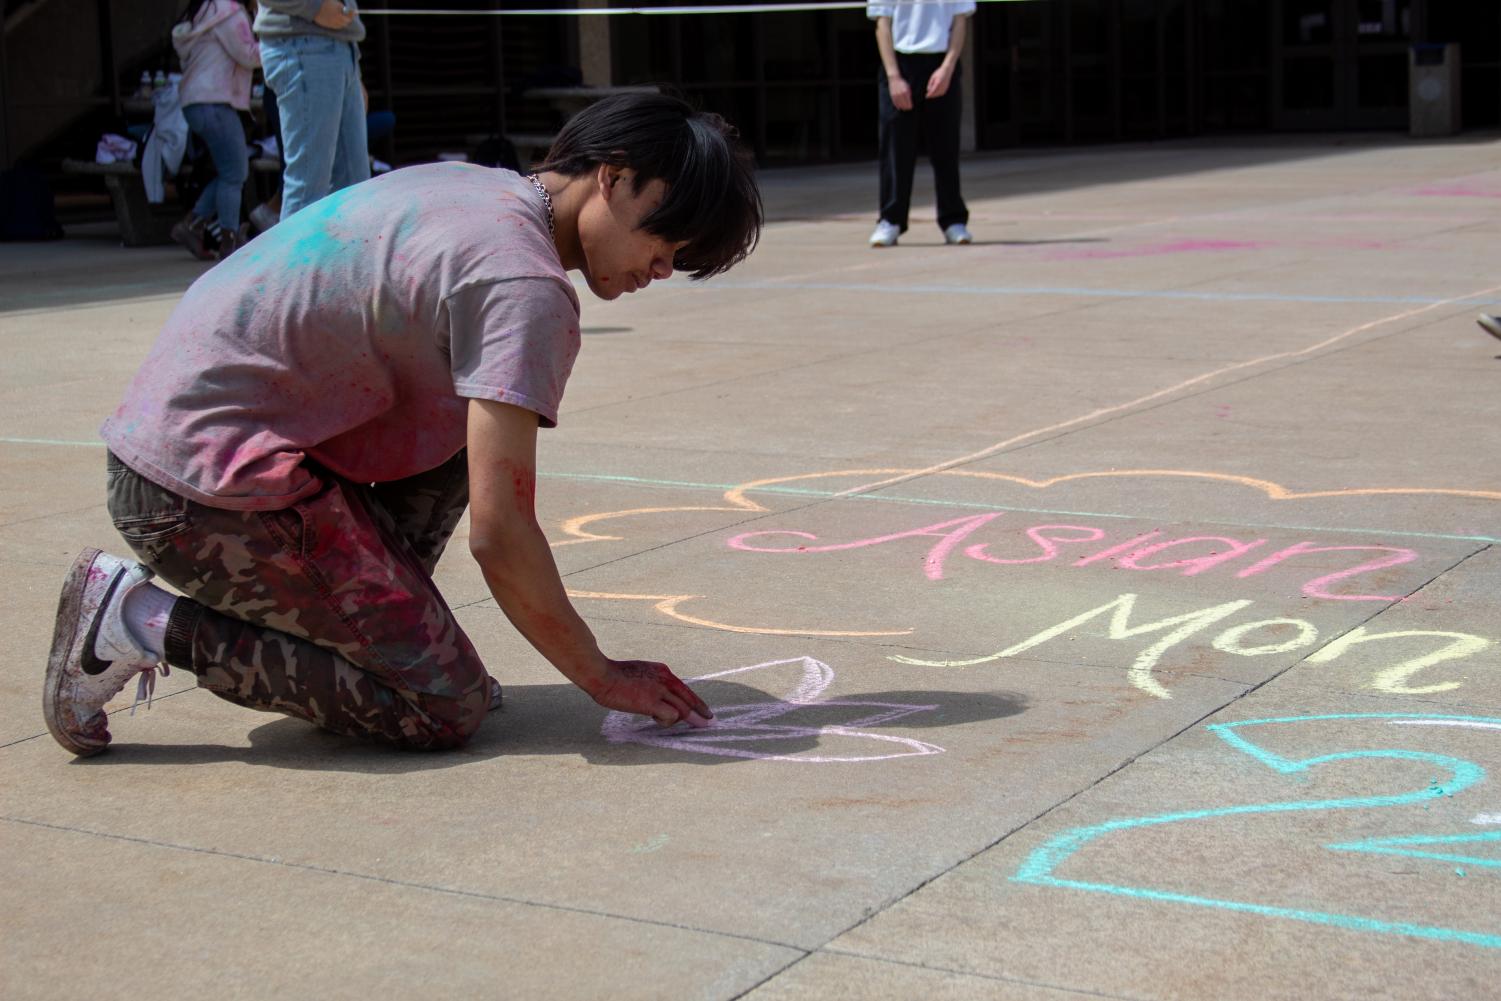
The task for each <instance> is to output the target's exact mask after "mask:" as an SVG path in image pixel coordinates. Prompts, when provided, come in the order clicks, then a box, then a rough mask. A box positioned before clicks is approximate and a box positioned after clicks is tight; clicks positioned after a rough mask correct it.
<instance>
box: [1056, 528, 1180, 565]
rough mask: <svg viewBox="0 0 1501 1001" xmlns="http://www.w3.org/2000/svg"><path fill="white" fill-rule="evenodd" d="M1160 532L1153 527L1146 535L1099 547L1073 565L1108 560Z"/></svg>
mask: <svg viewBox="0 0 1501 1001" xmlns="http://www.w3.org/2000/svg"><path fill="white" fill-rule="evenodd" d="M1161 534H1162V532H1161V530H1158V529H1154V530H1152V531H1150V532H1148V533H1147V534H1146V535H1138V536H1137V537H1136V538H1134V539H1130V540H1127V541H1126V542H1122V543H1121V544H1120V545H1118V546H1111V547H1110V548H1109V549H1101V550H1100V551H1099V552H1097V553H1095V554H1094V555H1093V556H1086V557H1084V558H1083V559H1082V560H1075V561H1074V566H1076V567H1087V566H1089V565H1090V564H1091V563H1098V562H1100V560H1108V559H1110V557H1112V556H1119V555H1120V554H1121V553H1125V552H1130V551H1131V550H1132V549H1135V548H1136V547H1137V546H1139V545H1141V544H1142V543H1143V542H1146V541H1147V540H1148V539H1155V538H1157V536H1159V535H1161Z"/></svg>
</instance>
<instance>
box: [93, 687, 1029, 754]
mask: <svg viewBox="0 0 1501 1001" xmlns="http://www.w3.org/2000/svg"><path fill="white" fill-rule="evenodd" d="M694 688H695V690H696V691H698V692H699V693H700V694H701V695H702V696H703V697H704V698H705V699H706V700H707V701H708V702H709V704H710V705H711V706H713V707H714V709H715V713H716V719H715V721H714V722H713V723H712V724H711V726H710V727H708V728H706V729H703V730H694V729H692V728H690V727H688V726H687V725H685V724H680V725H678V726H675V727H671V728H667V729H663V728H662V727H659V726H657V725H656V724H655V723H653V722H651V721H650V720H647V719H645V718H644V717H639V716H627V715H625V714H622V713H611V712H609V711H608V710H603V709H601V708H599V707H598V706H596V705H594V704H593V703H592V702H591V701H590V700H589V698H588V697H587V696H585V695H584V694H583V693H582V692H580V691H579V690H578V689H576V688H575V687H573V686H572V685H568V684H555V685H553V684H549V685H524V686H507V687H506V688H505V701H504V704H503V706H502V708H500V709H498V710H496V711H494V712H492V713H491V714H490V715H489V717H488V718H487V719H486V720H485V722H484V724H482V725H481V727H480V729H479V731H478V732H477V733H476V734H475V735H474V737H473V738H471V739H470V741H469V743H468V744H466V745H465V746H464V747H462V748H459V749H457V750H453V751H437V752H431V753H429V752H416V751H402V750H396V749H392V748H390V747H386V746H383V745H380V744H376V743H373V742H370V741H362V740H356V739H352V738H349V737H344V736H340V735H338V734H333V733H329V732H327V731H324V730H320V729H318V728H317V727H315V726H313V725H312V724H310V723H307V722H304V721H303V720H299V719H293V718H290V717H279V718H276V719H273V720H271V721H270V722H267V723H264V724H262V725H260V726H258V727H256V728H255V729H253V730H251V731H250V732H249V734H248V739H249V743H250V746H249V747H235V746H228V745H224V744H167V743H162V744H154V743H150V742H149V739H150V738H149V737H147V736H146V735H145V734H141V735H140V736H141V737H142V738H144V739H143V742H141V743H134V742H132V740H131V737H132V736H135V735H123V734H122V735H120V737H118V738H117V742H116V744H115V746H113V747H112V748H111V750H110V751H109V753H107V754H103V755H100V756H99V757H96V758H89V759H79V760H78V761H77V762H75V764H77V765H78V766H79V767H98V766H101V765H105V766H107V765H110V764H121V765H145V764H161V765H179V766H182V765H202V764H217V763H222V762H226V761H238V762H243V763H245V764H249V765H259V766H263V767H268V768H290V769H296V770H303V771H344V772H358V773H362V774H372V775H391V774H403V773H407V772H418V771H429V770H434V769H440V768H452V767H455V766H458V765H469V764H473V763H474V762H475V761H476V760H485V759H490V758H503V757H505V756H507V755H540V754H562V755H575V756H582V757H584V758H586V759H587V760H588V761H589V762H590V763H592V764H599V765H652V764H655V765H660V764H664V763H684V764H700V765H706V764H727V763H730V762H734V761H749V760H758V759H759V760H764V759H772V760H798V759H804V760H808V761H872V760H881V759H885V758H896V757H909V756H915V755H921V754H932V753H937V752H939V751H942V750H943V748H941V747H939V746H937V745H935V744H933V743H932V742H931V739H934V738H937V737H938V734H937V733H936V732H935V731H937V730H940V729H941V728H944V727H950V726H957V725H963V724H969V723H980V722H987V721H990V720H995V719H1001V718H1004V717H1007V716H1015V715H1017V714H1019V713H1022V712H1025V711H1026V708H1027V704H1026V699H1025V698H1024V697H1023V696H1022V695H1020V694H1017V693H1014V692H982V693H974V692H952V691H945V692H921V691H896V692H859V693H857V692H847V693H841V694H838V695H834V696H829V697H828V698H823V697H822V696H821V695H818V696H815V697H813V698H807V699H803V698H801V696H800V695H799V694H798V693H797V692H794V693H792V694H791V695H790V697H785V698H779V697H776V696H773V695H769V694H768V693H767V692H765V691H763V690H761V689H758V688H753V687H751V686H748V685H744V684H741V683H739V682H730V681H723V680H718V679H708V680H704V681H697V682H694ZM183 694H186V693H183ZM807 694H808V693H807V690H806V687H805V688H804V691H803V692H802V695H803V696H806V695H807ZM157 701H158V702H161V701H162V700H160V699H158V700H157Z"/></svg>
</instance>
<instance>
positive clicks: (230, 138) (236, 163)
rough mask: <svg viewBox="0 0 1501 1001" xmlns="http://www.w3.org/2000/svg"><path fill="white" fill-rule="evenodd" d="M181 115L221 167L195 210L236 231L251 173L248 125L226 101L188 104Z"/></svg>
mask: <svg viewBox="0 0 1501 1001" xmlns="http://www.w3.org/2000/svg"><path fill="white" fill-rule="evenodd" d="M182 117H184V118H186V119H187V120H188V128H190V129H192V130H193V133H194V134H195V135H197V136H198V137H199V138H200V139H202V140H203V142H204V145H206V146H208V155H209V156H210V157H212V158H213V161H214V170H216V171H218V176H216V177H215V178H214V179H213V180H212V181H209V182H208V184H206V185H205V186H204V188H203V194H201V195H199V196H198V204H196V205H194V206H193V214H194V215H195V216H197V217H198V218H200V219H214V218H217V219H218V220H219V225H220V226H221V227H223V229H224V231H225V232H226V233H233V232H234V231H235V230H236V229H238V228H239V225H240V198H241V196H242V195H243V193H244V191H245V180H246V179H247V178H248V177H250V151H249V150H248V149H247V148H246V146H245V127H244V126H243V125H241V124H240V116H239V115H238V114H236V113H235V109H234V108H231V107H230V106H229V105H227V104H189V105H187V106H186V107H184V108H183V109H182Z"/></svg>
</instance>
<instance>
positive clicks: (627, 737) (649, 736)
mask: <svg viewBox="0 0 1501 1001" xmlns="http://www.w3.org/2000/svg"><path fill="white" fill-rule="evenodd" d="M756 671H759V672H763V673H762V675H761V677H766V676H767V675H772V676H775V677H779V678H780V677H784V676H787V675H800V677H799V678H798V680H797V682H796V683H795V684H794V685H793V687H792V690H791V691H789V692H788V693H787V694H786V695H785V696H783V697H782V698H769V699H768V700H767V701H765V702H748V703H744V704H742V705H733V706H728V705H716V706H714V721H713V722H712V723H711V724H710V725H709V726H708V727H706V728H704V729H701V730H683V729H681V728H680V727H673V728H670V729H663V728H662V727H659V726H657V724H655V723H652V722H645V723H643V722H642V721H641V717H639V716H633V715H631V714H629V713H620V712H612V713H610V714H609V715H608V716H606V717H605V721H604V723H603V724H602V725H601V727H600V732H601V733H602V734H603V735H604V737H605V739H606V740H608V741H610V742H611V743H612V744H645V745H647V746H649V747H661V748H666V749H670V750H675V751H691V752H694V753H696V754H715V755H719V756H721V757H729V758H751V759H755V760H760V761H796V762H806V763H829V762H858V761H885V760H887V759H890V758H909V757H919V756H921V755H925V754H942V753H943V750H944V749H943V748H941V747H939V746H937V745H936V744H929V743H926V742H925V741H921V740H915V739H913V738H911V737H898V736H895V735H894V734H889V733H873V732H871V730H870V729H869V728H871V727H878V726H880V725H882V724H883V723H890V722H891V721H893V720H897V719H901V718H902V717H904V716H911V715H912V714H914V713H921V712H930V711H932V710H934V709H937V708H938V707H937V706H936V705H926V706H915V705H905V704H900V703H894V702H872V701H868V700H859V699H824V698H822V695H823V693H824V691H825V690H826V689H827V688H828V687H829V684H830V683H831V682H832V681H833V680H834V671H833V669H832V668H831V667H829V665H827V664H825V663H824V662H823V661H820V660H814V659H813V658H812V657H793V658H789V659H785V660H771V661H767V662H765V663H764V664H752V665H750V666H748V667H734V668H730V669H729V670H727V671H716V672H714V673H713V674H702V675H699V676H698V677H696V678H687V679H685V680H687V681H709V680H713V679H719V678H729V677H734V676H736V675H743V674H748V673H750V672H756ZM847 710H874V711H866V712H856V713H853V714H852V715H854V717H855V718H853V719H849V720H848V721H846V722H840V723H826V722H820V721H819V720H820V718H822V719H825V720H826V719H828V718H829V717H830V716H831V715H833V716H836V717H838V716H843V715H847V713H846V712H844V711H847ZM794 714H795V715H796V719H794V720H786V717H789V716H793V715H794ZM773 720H783V722H772V721H773ZM809 740H812V741H815V742H816V744H815V746H814V747H813V748H811V749H810V750H811V751H812V753H807V754H804V753H800V751H797V750H792V751H789V750H788V749H787V748H786V746H785V745H786V742H788V741H802V742H807V741H809ZM844 740H853V741H860V742H862V743H863V744H864V746H863V747H862V748H860V749H858V750H854V749H852V751H853V753H843V754H827V753H819V750H820V749H821V748H822V747H823V745H825V744H827V743H835V742H843V741H844ZM871 741H874V742H876V743H877V744H879V745H881V746H879V747H877V746H873V745H872V744H871V743H869V742H871ZM779 742H780V743H781V744H782V746H781V747H780V748H779V747H778V744H779ZM747 745H753V746H747Z"/></svg>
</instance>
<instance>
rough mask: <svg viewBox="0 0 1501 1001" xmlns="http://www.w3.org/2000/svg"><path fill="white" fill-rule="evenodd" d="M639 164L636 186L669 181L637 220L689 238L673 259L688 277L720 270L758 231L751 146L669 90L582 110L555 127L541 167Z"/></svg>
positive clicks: (748, 247) (668, 235) (739, 257)
mask: <svg viewBox="0 0 1501 1001" xmlns="http://www.w3.org/2000/svg"><path fill="white" fill-rule="evenodd" d="M602 163H603V164H608V165H610V166H612V167H629V168H630V169H632V170H634V171H635V172H636V179H635V184H634V185H633V187H634V189H635V191H636V192H637V193H639V192H640V191H641V188H642V187H643V186H645V185H646V184H648V183H649V182H651V181H654V180H657V179H659V178H660V179H661V180H662V181H664V182H666V184H667V195H666V197H665V198H664V199H663V200H662V204H661V205H660V206H658V207H657V209H656V210H655V211H653V212H652V213H651V214H650V215H648V216H647V217H646V218H645V219H643V220H641V228H642V229H644V230H646V231H647V232H649V233H653V234H655V235H657V236H660V237H662V238H663V239H666V240H670V241H672V242H673V243H677V242H680V241H684V240H686V241H687V246H685V247H684V248H683V249H682V250H680V251H678V253H677V255H676V256H675V257H674V258H673V262H672V266H673V267H674V268H675V269H676V270H678V271H688V272H691V273H692V274H691V276H690V277H692V278H708V277H709V276H711V275H717V274H723V273H724V272H726V271H728V270H729V269H730V268H731V267H733V266H734V265H736V264H738V263H740V262H741V261H743V260H745V258H746V257H747V256H748V255H749V254H750V252H751V251H752V250H754V249H755V246H756V242H757V241H758V240H759V239H760V237H761V221H762V209H761V192H760V191H759V190H758V189H757V187H756V178H755V168H754V166H753V162H752V159H751V155H750V152H749V151H748V150H746V148H745V147H744V145H743V144H742V143H740V141H739V133H738V132H737V131H736V130H735V128H734V126H732V125H730V124H729V123H728V122H726V121H725V120H724V119H723V118H721V117H719V116H718V115H716V114H714V113H713V112H708V111H695V110H694V108H693V106H692V105H691V104H689V103H688V102H687V101H683V100H680V99H679V98H676V97H670V96H668V95H666V94H652V93H644V92H643V93H636V94H617V95H615V96H613V97H607V98H605V99H604V100H602V101H597V102H595V103H594V104H592V105H590V106H589V107H587V108H585V109H584V110H583V111H580V112H579V113H578V114H577V115H575V116H574V117H573V118H571V119H569V121H568V123H567V124H566V125H564V126H563V129H562V131H560V132H559V133H558V138H557V139H556V140H554V142H553V144H552V149H551V150H549V151H548V153H547V158H546V159H545V160H543V162H542V163H541V164H540V165H539V166H538V167H537V170H538V171H554V172H556V173H559V174H564V175H567V176H570V177H577V176H579V175H581V174H586V173H589V172H590V171H592V170H595V169H596V168H597V167H598V166H599V165H600V164H602Z"/></svg>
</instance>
